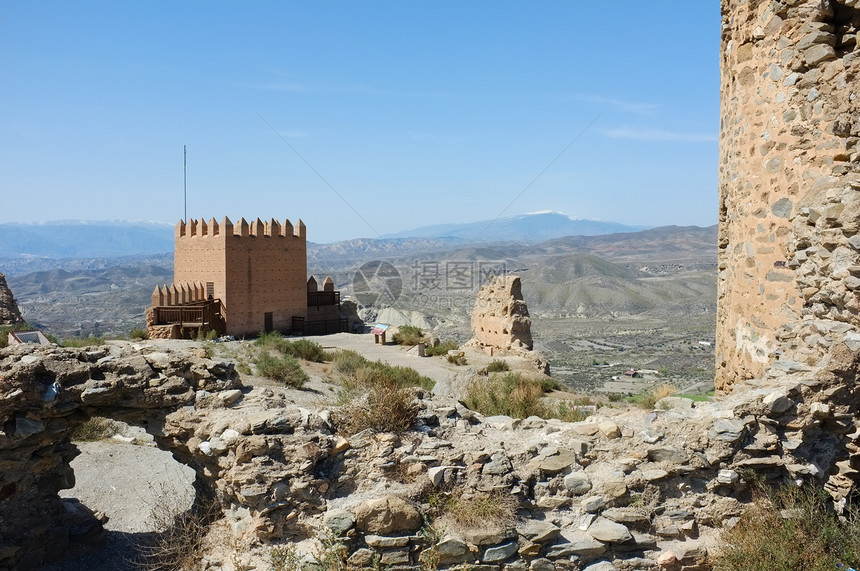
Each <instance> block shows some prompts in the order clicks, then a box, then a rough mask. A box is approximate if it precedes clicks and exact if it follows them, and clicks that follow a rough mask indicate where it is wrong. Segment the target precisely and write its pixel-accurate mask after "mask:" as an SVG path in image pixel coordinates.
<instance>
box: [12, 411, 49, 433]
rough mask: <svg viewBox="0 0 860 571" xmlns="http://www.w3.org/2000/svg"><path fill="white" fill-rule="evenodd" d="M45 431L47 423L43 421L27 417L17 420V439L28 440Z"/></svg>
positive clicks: (19, 417)
mask: <svg viewBox="0 0 860 571" xmlns="http://www.w3.org/2000/svg"><path fill="white" fill-rule="evenodd" d="M43 430H45V423H44V422H42V421H41V420H33V419H31V418H27V417H26V416H18V417H16V418H15V437H16V438H27V437H28V436H32V435H34V434H38V433H39V432H42V431H43Z"/></svg>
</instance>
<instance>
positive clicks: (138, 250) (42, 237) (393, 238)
mask: <svg viewBox="0 0 860 571" xmlns="http://www.w3.org/2000/svg"><path fill="white" fill-rule="evenodd" d="M645 228H647V227H645V226H625V225H623V224H618V223H616V222H602V221H599V220H578V219H574V218H571V217H569V216H567V215H564V214H561V213H558V212H538V213H534V214H523V215H520V216H512V217H510V218H500V219H498V220H495V221H491V220H483V221H480V222H469V223H464V224H439V225H436V226H425V227H423V228H416V229H414V230H408V231H405V232H399V233H397V234H389V235H387V236H385V237H384V238H383V239H382V240H376V239H358V240H347V241H345V242H338V243H336V244H313V243H309V244H308V249H309V251H313V250H316V251H328V250H334V251H337V250H342V249H344V245H349V246H348V247H347V249H357V250H360V249H361V246H362V245H364V246H365V247H367V246H370V247H371V248H372V249H377V248H381V249H385V250H390V251H397V250H401V248H402V247H403V246H404V245H406V246H407V247H408V249H415V248H418V249H420V248H426V249H432V250H435V249H438V248H439V247H443V246H444V247H451V246H456V245H457V244H468V243H475V242H481V243H493V242H519V243H530V244H533V243H537V242H543V241H546V240H551V239H554V238H562V237H565V236H597V235H605V234H615V233H620V232H638V231H639V230H643V229H645ZM383 245H384V246H383ZM172 251H173V226H172V225H171V224H165V223H159V222H126V221H79V220H63V221H57V222H44V223H36V224H23V223H14V222H13V223H4V224H0V258H22V257H35V258H57V259H59V258H110V257H119V256H147V255H153V254H165V253H170V252H172ZM310 257H311V258H313V254H311V255H310Z"/></svg>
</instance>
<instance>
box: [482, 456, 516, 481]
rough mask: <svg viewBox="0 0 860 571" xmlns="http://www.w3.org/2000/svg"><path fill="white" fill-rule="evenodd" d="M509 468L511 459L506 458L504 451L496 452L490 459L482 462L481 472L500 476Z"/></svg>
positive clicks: (510, 468)
mask: <svg viewBox="0 0 860 571" xmlns="http://www.w3.org/2000/svg"><path fill="white" fill-rule="evenodd" d="M511 470H512V466H511V461H510V460H509V459H508V457H507V456H506V455H505V453H504V452H496V453H495V454H493V455H492V456H491V457H490V461H489V462H487V463H486V464H484V469H483V470H482V472H483V473H484V474H491V475H496V476H501V475H504V474H507V473H508V472H510V471H511Z"/></svg>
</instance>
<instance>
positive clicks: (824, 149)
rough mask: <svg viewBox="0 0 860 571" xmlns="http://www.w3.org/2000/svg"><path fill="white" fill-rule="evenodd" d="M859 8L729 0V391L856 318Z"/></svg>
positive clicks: (723, 304)
mask: <svg viewBox="0 0 860 571" xmlns="http://www.w3.org/2000/svg"><path fill="white" fill-rule="evenodd" d="M858 7H860V2H858V1H857V0H851V1H846V2H829V1H827V0H825V1H821V0H783V1H749V0H723V1H722V13H723V27H722V50H721V81H722V97H721V125H720V167H719V168H720V213H719V214H720V234H719V263H720V275H719V289H718V291H719V302H718V312H717V363H716V365H717V388H718V390H721V391H728V390H731V387H732V386H733V385H734V384H735V383H737V382H739V381H742V380H744V379H749V378H752V377H757V376H760V375H761V374H762V373H763V372H764V371H765V370H766V369H767V368H768V367H769V366H771V365H772V363H773V362H774V360H775V359H776V358H777V357H780V356H782V357H783V358H786V356H787V355H788V354H789V353H790V354H791V358H792V359H796V360H798V361H799V362H801V363H803V362H806V363H807V364H813V362H815V361H816V360H818V359H820V358H821V356H822V355H823V353H825V352H826V350H827V348H828V346H829V345H830V344H832V342H834V339H833V337H834V335H835V336H839V335H845V334H846V333H849V332H851V331H856V330H857V328H858V311H857V309H858V293H857V289H856V286H857V285H860V284H858V283H856V281H855V280H857V277H856V276H857V275H858V273H860V259H858V252H857V250H858V248H860V238H858V237H857V230H858V229H857V225H858V220H860V209H858V193H860V176H858V175H860V162H858V140H860V89H858V88H859V87H860V50H858V44H860V37H858V28H860V10H858ZM816 323H817V325H816ZM819 326H820V327H819ZM828 336H829V337H828Z"/></svg>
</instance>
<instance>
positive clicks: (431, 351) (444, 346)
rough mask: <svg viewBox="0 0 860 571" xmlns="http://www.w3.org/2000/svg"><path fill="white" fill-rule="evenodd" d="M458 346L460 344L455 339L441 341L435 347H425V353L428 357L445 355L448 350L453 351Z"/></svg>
mask: <svg viewBox="0 0 860 571" xmlns="http://www.w3.org/2000/svg"><path fill="white" fill-rule="evenodd" d="M458 348H459V347H458V345H457V344H456V343H454V342H453V341H445V342H444V343H439V344H438V345H436V346H435V347H433V346H429V347H426V348H425V349H424V354H425V355H427V356H428V357H436V356H438V355H445V354H447V353H448V351H453V350H454V349H458Z"/></svg>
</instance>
